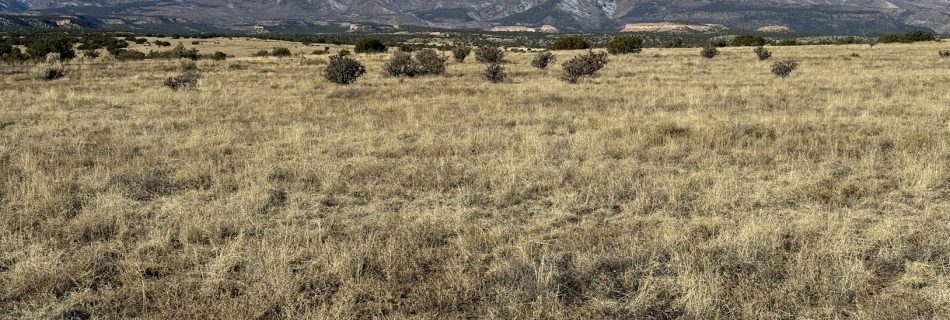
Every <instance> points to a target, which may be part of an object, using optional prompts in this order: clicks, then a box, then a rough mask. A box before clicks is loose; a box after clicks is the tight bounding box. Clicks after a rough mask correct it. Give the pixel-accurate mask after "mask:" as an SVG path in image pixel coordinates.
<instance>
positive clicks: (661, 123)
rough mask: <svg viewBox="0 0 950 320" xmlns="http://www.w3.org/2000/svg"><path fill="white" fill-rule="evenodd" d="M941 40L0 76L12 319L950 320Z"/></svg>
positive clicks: (3, 250)
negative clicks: (494, 67) (793, 65)
mask: <svg viewBox="0 0 950 320" xmlns="http://www.w3.org/2000/svg"><path fill="white" fill-rule="evenodd" d="M203 41H204V40H203ZM214 41H217V42H218V44H214V43H213V42H214ZM229 41H230V40H227V39H216V40H212V43H211V44H204V46H206V47H200V49H201V50H202V53H210V52H213V51H217V50H220V51H224V52H229V46H230V45H231V43H230V42H229ZM234 41H245V40H234ZM187 44H188V43H187V42H186V45H187ZM272 46H274V44H272V43H267V42H261V43H260V45H259V48H257V49H268V48H270V47H272ZM946 46H947V44H946V43H941V44H935V43H927V44H915V45H878V46H876V47H874V48H869V47H868V46H804V47H774V48H772V51H773V53H774V57H773V59H781V58H788V57H790V58H796V59H798V60H799V62H800V63H801V67H800V68H799V69H798V70H797V71H796V72H795V73H793V74H792V76H791V77H789V78H786V79H782V78H778V77H775V76H773V75H771V74H770V73H769V64H770V62H767V61H766V62H761V61H758V60H757V59H755V56H754V54H753V53H752V49H751V48H725V49H723V50H722V51H723V54H722V55H720V56H719V57H716V58H715V59H703V58H701V57H700V56H699V54H698V52H699V49H695V48H694V49H646V50H645V51H644V52H643V53H641V54H638V55H626V56H611V57H610V59H611V61H610V63H609V64H608V65H607V67H606V68H605V69H604V70H602V71H601V72H600V73H599V74H598V75H596V76H595V77H593V78H585V79H583V80H581V81H580V82H579V83H577V84H568V83H566V82H564V81H561V80H559V79H558V77H559V76H560V65H555V66H554V67H553V68H551V69H549V70H545V71H542V70H538V69H534V68H532V67H531V66H530V64H529V62H530V60H531V57H532V55H531V54H527V53H521V54H512V53H509V56H508V59H509V60H510V61H511V63H509V64H508V65H507V66H506V68H507V70H508V73H509V76H510V79H509V80H508V81H507V82H505V83H501V84H492V83H489V82H487V81H486V80H483V79H482V78H481V72H482V71H483V69H484V66H482V65H480V64H477V63H476V62H475V61H474V58H470V60H468V61H466V62H465V63H461V64H459V63H455V62H451V63H450V64H449V65H448V71H447V73H446V74H445V75H442V76H426V77H418V78H411V79H409V78H394V77H390V76H387V75H385V73H384V72H383V71H382V68H383V67H382V65H383V63H384V62H385V61H386V59H387V57H388V56H387V55H382V54H376V55H354V56H353V57H355V58H357V59H359V60H361V61H362V62H363V63H365V64H366V65H367V69H368V73H367V75H366V76H365V77H363V78H361V79H360V80H358V81H357V82H356V83H355V84H352V85H349V86H337V85H332V84H330V83H328V82H326V81H325V80H324V79H323V78H322V77H321V74H322V70H323V68H324V65H322V64H319V63H301V61H302V60H301V58H300V57H295V58H285V59H277V58H248V57H243V56H246V55H248V54H249V53H250V52H253V51H256V50H254V48H252V46H251V45H249V44H247V43H239V44H233V48H238V49H233V50H232V51H235V52H229V53H237V54H238V56H242V57H243V58H237V59H230V60H228V61H223V62H214V61H201V62H199V63H198V69H199V70H200V72H201V80H200V84H199V87H198V88H197V89H196V90H184V91H172V90H169V89H168V88H165V87H164V86H163V85H162V82H163V81H164V79H165V78H167V77H170V76H173V75H176V74H178V73H179V72H180V71H179V64H180V62H178V61H144V62H126V63H120V62H112V61H108V60H103V61H77V62H73V63H71V64H69V65H67V67H66V68H67V74H66V78H64V79H60V80H54V81H41V80H36V79H34V78H31V77H30V76H29V75H26V74H15V73H7V74H4V75H0V318H4V319H10V318H23V319H53V318H89V317H91V318H94V319H119V318H145V319H349V318H386V319H402V318H415V319H456V318H494V319H564V318H567V319H601V318H607V319H948V318H950V59H941V58H939V57H937V54H936V53H937V50H938V49H940V48H941V47H946ZM322 47H323V45H319V46H313V48H311V49H309V50H313V49H316V48H322ZM237 51H240V52H237ZM294 51H295V52H303V51H304V50H303V49H294ZM576 53H579V52H557V55H558V57H559V58H560V60H561V61H566V60H567V59H568V58H569V57H570V56H572V55H574V54H576ZM852 53H856V54H858V55H859V57H854V56H852V55H851V54H852ZM309 59H311V60H313V61H319V60H318V59H324V60H325V59H326V56H323V57H319V56H310V57H309ZM238 64H239V65H243V66H246V68H239V67H236V65H238Z"/></svg>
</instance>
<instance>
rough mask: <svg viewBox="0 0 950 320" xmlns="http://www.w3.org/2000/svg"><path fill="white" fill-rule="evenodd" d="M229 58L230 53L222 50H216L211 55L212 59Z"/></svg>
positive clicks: (221, 59)
mask: <svg viewBox="0 0 950 320" xmlns="http://www.w3.org/2000/svg"><path fill="white" fill-rule="evenodd" d="M227 59H228V54H227V53H224V52H221V51H215V52H214V54H212V55H211V60H214V61H223V60H227Z"/></svg>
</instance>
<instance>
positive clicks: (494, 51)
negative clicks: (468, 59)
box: [475, 46, 505, 63]
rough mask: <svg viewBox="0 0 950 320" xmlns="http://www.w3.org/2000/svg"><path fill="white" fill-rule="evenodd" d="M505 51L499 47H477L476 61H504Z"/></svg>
mask: <svg viewBox="0 0 950 320" xmlns="http://www.w3.org/2000/svg"><path fill="white" fill-rule="evenodd" d="M504 60H505V52H504V51H502V50H501V49H499V48H498V47H489V46H482V47H478V49H475V61H478V62H481V63H503V62H504Z"/></svg>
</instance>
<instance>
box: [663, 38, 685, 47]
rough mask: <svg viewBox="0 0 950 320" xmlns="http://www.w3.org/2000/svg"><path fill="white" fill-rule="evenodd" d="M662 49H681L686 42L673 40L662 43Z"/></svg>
mask: <svg viewBox="0 0 950 320" xmlns="http://www.w3.org/2000/svg"><path fill="white" fill-rule="evenodd" d="M663 47H664V48H683V47H686V42H685V41H683V39H679V38H677V39H673V40H670V41H667V42H665V43H663Z"/></svg>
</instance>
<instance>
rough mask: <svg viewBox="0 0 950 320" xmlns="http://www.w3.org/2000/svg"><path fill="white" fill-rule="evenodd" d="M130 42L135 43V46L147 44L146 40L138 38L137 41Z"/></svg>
mask: <svg viewBox="0 0 950 320" xmlns="http://www.w3.org/2000/svg"><path fill="white" fill-rule="evenodd" d="M132 42H135V44H145V43H146V42H148V39H145V38H138V39H134V40H132Z"/></svg>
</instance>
